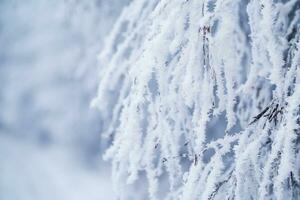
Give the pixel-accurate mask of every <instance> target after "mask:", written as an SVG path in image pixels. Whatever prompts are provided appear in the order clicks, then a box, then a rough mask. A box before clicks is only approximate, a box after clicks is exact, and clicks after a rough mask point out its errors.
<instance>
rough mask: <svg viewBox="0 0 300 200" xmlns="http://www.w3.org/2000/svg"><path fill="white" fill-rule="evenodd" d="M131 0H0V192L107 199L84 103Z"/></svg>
mask: <svg viewBox="0 0 300 200" xmlns="http://www.w3.org/2000/svg"><path fill="white" fill-rule="evenodd" d="M128 1H129V0H89V1H84V0H81V1H79V0H26V1H22V0H0V47H1V48H0V109H1V111H0V199H1V200H27V199H28V200H47V199H51V200H54V199H55V200H56V199H59V200H60V199H63V200H68V199H72V200H77V199H78V200H81V199H88V200H93V199H113V193H112V189H111V183H110V170H109V166H108V165H107V164H106V163H104V162H103V161H102V157H101V154H102V151H103V150H104V149H105V147H106V146H107V142H108V141H104V140H103V139H101V135H100V133H101V127H102V124H101V120H100V116H99V113H98V111H97V110H93V109H91V108H90V106H89V105H90V101H91V100H92V98H93V97H94V96H95V94H96V88H97V82H98V75H99V74H98V72H99V67H100V68H101V66H99V64H98V61H97V55H98V53H99V52H100V51H101V48H102V46H103V41H104V39H105V37H106V36H107V35H108V33H109V31H110V30H111V29H112V26H113V24H114V22H115V20H116V19H117V17H118V15H119V14H120V12H121V11H122V8H123V7H124V6H126V5H127V4H128Z"/></svg>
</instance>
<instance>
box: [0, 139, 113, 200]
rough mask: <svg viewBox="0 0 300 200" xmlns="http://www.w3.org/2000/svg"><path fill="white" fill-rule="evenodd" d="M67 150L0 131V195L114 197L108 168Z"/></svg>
mask: <svg viewBox="0 0 300 200" xmlns="http://www.w3.org/2000/svg"><path fill="white" fill-rule="evenodd" d="M68 152H70V151H68V150H66V149H62V148H58V147H49V148H45V147H42V146H36V145H33V144H31V143H29V142H26V141H25V142H24V141H22V140H17V139H15V138H11V137H8V136H4V135H0V177H1V178H0V199H1V200H48V199H49V200H54V199H55V200H68V199H70V200H85V199H88V200H94V199H98V200H101V199H113V192H112V189H111V183H110V178H109V176H110V173H109V170H108V169H107V168H106V167H100V166H98V167H89V166H88V165H85V164H84V163H83V161H81V160H80V159H78V157H76V156H74V155H72V153H68Z"/></svg>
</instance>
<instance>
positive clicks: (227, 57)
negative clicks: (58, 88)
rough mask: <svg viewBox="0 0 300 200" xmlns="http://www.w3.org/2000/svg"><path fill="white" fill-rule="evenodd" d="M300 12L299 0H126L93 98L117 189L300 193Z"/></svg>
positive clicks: (183, 194) (261, 195)
mask: <svg viewBox="0 0 300 200" xmlns="http://www.w3.org/2000/svg"><path fill="white" fill-rule="evenodd" d="M299 22H300V2H299V1H297V0H289V1H283V0H282V1H275V0H259V1H257V0H250V1H246V0H238V1H236V0H223V1H221V0H152V1H148V0H136V1H133V2H132V3H131V4H130V5H129V6H128V7H127V8H125V10H124V11H123V13H122V15H121V17H120V18H119V20H118V22H117V23H116V25H115V28H114V30H113V31H112V33H111V35H110V37H109V38H108V40H107V41H106V47H105V48H104V51H103V52H102V53H101V54H100V56H99V58H100V61H101V62H102V63H101V64H102V65H103V66H104V67H103V71H102V72H101V75H100V83H99V90H98V96H97V97H96V98H95V99H94V101H93V102H92V104H93V105H94V106H96V107H98V108H99V109H100V111H101V113H102V115H103V120H104V121H105V122H106V124H108V125H107V128H106V130H105V136H107V137H111V138H112V141H113V142H112V145H111V147H110V148H109V149H108V150H107V152H106V153H105V155H104V157H105V158H107V159H111V160H112V164H113V169H114V170H113V179H114V182H115V186H116V187H115V189H116V194H117V195H119V198H120V199H134V197H136V196H135V195H136V194H135V195H132V196H130V195H129V193H128V191H130V190H131V189H134V188H140V189H139V191H141V193H142V195H146V194H145V193H143V192H145V191H146V190H147V193H148V194H147V195H146V197H148V198H150V199H187V200H191V199H220V200H221V199H222V200H223V199H243V200H246V199H249V200H250V199H297V198H300V187H299V185H300V174H299V173H300V155H299V149H300V119H299V118H300V85H299V84H300V82H299V79H300V74H299V73H300V70H299V65H300V53H299V48H300V41H299V40H300V25H299ZM141 181H142V183H143V184H140V183H141ZM146 181H147V184H146V183H145V182H146ZM142 191H143V192H142ZM146 197H144V198H146Z"/></svg>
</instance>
